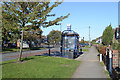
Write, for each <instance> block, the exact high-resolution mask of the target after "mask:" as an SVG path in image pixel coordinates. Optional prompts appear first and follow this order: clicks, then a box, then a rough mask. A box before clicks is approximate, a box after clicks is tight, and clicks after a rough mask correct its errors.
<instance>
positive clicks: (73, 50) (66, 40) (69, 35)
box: [61, 30, 79, 59]
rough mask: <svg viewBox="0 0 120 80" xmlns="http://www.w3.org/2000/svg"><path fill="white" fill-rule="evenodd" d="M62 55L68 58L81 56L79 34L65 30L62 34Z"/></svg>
mask: <svg viewBox="0 0 120 80" xmlns="http://www.w3.org/2000/svg"><path fill="white" fill-rule="evenodd" d="M61 54H62V56H65V57H68V58H72V59H73V58H75V57H77V56H78V55H79V34H78V33H76V32H75V31H73V30H64V31H63V32H62V34H61Z"/></svg>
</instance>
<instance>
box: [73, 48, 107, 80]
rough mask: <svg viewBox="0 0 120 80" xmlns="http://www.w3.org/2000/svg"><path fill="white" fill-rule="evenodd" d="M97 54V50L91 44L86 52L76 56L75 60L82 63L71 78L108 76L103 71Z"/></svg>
mask: <svg viewBox="0 0 120 80" xmlns="http://www.w3.org/2000/svg"><path fill="white" fill-rule="evenodd" d="M98 54H99V53H98V51H97V50H96V49H95V47H93V46H92V47H91V48H90V49H89V51H88V52H85V53H83V55H81V56H80V57H78V58H77V59H76V60H80V61H82V63H81V64H80V66H79V67H78V68H77V70H76V71H75V73H74V74H73V76H72V78H108V76H107V75H106V74H105V73H104V71H105V69H104V67H103V66H102V65H101V64H100V62H99V58H98V57H97V55H98Z"/></svg>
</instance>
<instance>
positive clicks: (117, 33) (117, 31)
mask: <svg viewBox="0 0 120 80" xmlns="http://www.w3.org/2000/svg"><path fill="white" fill-rule="evenodd" d="M113 30H114V38H115V39H116V40H118V39H120V25H119V27H117V28H115V29H113Z"/></svg>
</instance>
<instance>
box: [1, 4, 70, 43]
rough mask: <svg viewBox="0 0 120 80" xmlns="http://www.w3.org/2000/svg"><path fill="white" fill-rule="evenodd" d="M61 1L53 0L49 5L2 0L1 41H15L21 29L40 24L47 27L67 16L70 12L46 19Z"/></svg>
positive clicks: (28, 28) (31, 27) (33, 27)
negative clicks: (54, 0)
mask: <svg viewBox="0 0 120 80" xmlns="http://www.w3.org/2000/svg"><path fill="white" fill-rule="evenodd" d="M61 3H62V2H55V3H54V4H52V5H51V6H50V2H3V4H2V32H3V41H5V40H8V41H12V40H16V41H17V39H18V38H20V36H19V35H20V33H21V30H22V29H23V31H29V30H31V29H34V30H35V29H38V28H39V27H41V26H43V27H49V26H52V25H56V24H57V23H58V22H59V21H62V20H63V19H65V18H67V17H68V16H69V15H70V14H68V15H66V16H60V17H58V18H56V19H55V20H52V19H51V21H48V17H52V16H55V14H50V12H51V10H52V9H53V8H55V7H57V6H58V5H59V4H61ZM28 23H31V25H30V26H26V24H28ZM15 37H16V38H15ZM13 42H14V41H13Z"/></svg>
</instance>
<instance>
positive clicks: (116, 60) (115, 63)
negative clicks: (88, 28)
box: [112, 50, 119, 68]
mask: <svg viewBox="0 0 120 80" xmlns="http://www.w3.org/2000/svg"><path fill="white" fill-rule="evenodd" d="M112 54H113V57H112V63H113V68H116V67H119V54H118V50H113V53H112Z"/></svg>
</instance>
